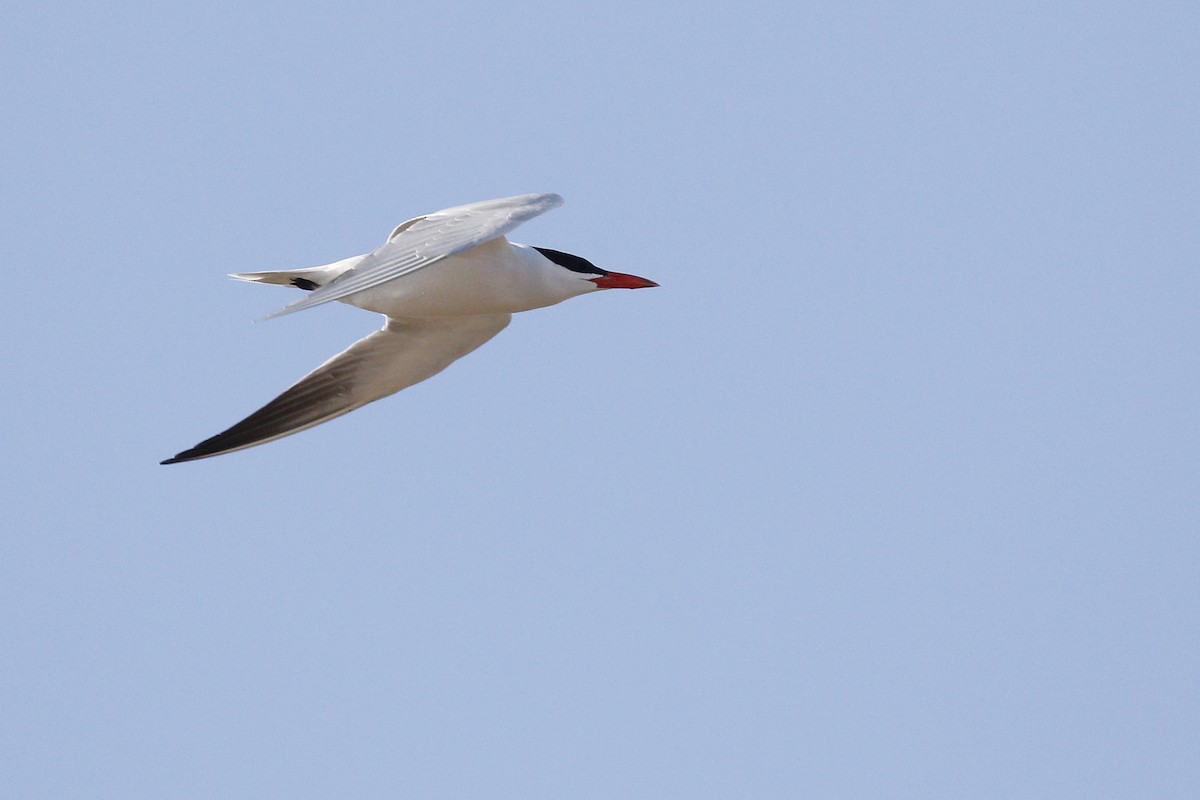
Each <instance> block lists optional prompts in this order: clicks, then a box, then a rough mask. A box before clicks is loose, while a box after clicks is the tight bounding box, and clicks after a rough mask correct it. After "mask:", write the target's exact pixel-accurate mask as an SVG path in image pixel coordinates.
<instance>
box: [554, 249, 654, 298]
mask: <svg viewBox="0 0 1200 800" xmlns="http://www.w3.org/2000/svg"><path fill="white" fill-rule="evenodd" d="M533 249H534V250H537V251H538V252H539V253H541V254H542V255H543V256H545V257H546V258H548V259H549V260H550V261H552V262H554V263H555V264H557V265H558V266H560V267H562V268H563V269H565V270H570V271H571V272H573V273H575V275H576V276H577V277H578V279H579V280H584V281H588V282H589V283H592V284H593V285H594V287H595V288H596V289H649V288H650V287H652V286H658V284H657V283H655V282H654V281H651V280H647V279H645V278H639V277H638V276H637V275H626V274H625V273H624V272H609V271H608V270H606V269H600V267H597V266H596V265H595V264H593V263H592V262H590V261H588V260H587V259H586V258H580V257H579V256H573V255H571V254H570V253H564V252H562V251H560V250H551V249H550V248H548V247H535V248H533ZM588 291H593V289H592V288H590V287H589V289H588Z"/></svg>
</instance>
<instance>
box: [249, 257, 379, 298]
mask: <svg viewBox="0 0 1200 800" xmlns="http://www.w3.org/2000/svg"><path fill="white" fill-rule="evenodd" d="M364 258H366V256H354V257H353V258H346V259H343V260H341V261H336V262H334V263H333V264H325V265H323V266H320V267H308V268H307V269H289V270H281V271H268V272H231V273H230V274H229V277H231V278H234V279H236V280H239V281H247V282H249V283H272V284H275V285H277V286H294V287H296V288H297V289H304V290H305V291H308V292H311V291H312V290H313V289H316V288H317V287H318V286H324V285H325V284H327V283H329V281H331V280H333V279H334V278H336V277H337V276H339V275H341V274H342V273H343V272H346V271H348V270H350V269H353V268H354V265H355V264H357V263H358V262H359V261H362V260H363V259H364Z"/></svg>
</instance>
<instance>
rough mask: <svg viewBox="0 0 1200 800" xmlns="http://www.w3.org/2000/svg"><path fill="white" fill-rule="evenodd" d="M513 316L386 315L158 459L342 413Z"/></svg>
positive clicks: (441, 365)
mask: <svg viewBox="0 0 1200 800" xmlns="http://www.w3.org/2000/svg"><path fill="white" fill-rule="evenodd" d="M511 319H512V315H511V314H483V315H478V316H469V317H427V318H423V319H389V320H388V321H387V324H386V325H384V326H383V328H382V329H381V330H378V331H375V332H374V333H372V334H371V335H370V336H368V337H366V338H365V339H360V340H359V341H357V342H355V343H354V344H353V345H351V346H350V348H349V349H348V350H346V351H345V352H343V353H339V354H338V355H336V356H334V357H333V358H331V359H329V360H328V361H326V362H325V363H324V364H322V365H321V366H319V367H317V368H316V369H315V370H313V371H312V372H310V373H309V374H308V375H306V376H304V377H303V378H301V379H300V381H299V382H298V383H296V384H295V385H294V386H292V387H291V388H290V389H288V390H287V391H285V392H284V393H283V394H281V395H279V397H276V398H275V399H274V400H272V401H271V402H269V403H267V404H266V405H265V406H263V407H262V408H260V409H259V410H258V411H255V412H254V413H253V414H251V415H250V416H248V417H246V418H245V419H244V420H242V421H241V422H239V423H237V424H236V425H234V426H233V427H232V428H229V429H228V430H226V431H222V432H221V433H218V434H217V435H216V436H213V437H212V438H209V439H205V440H204V441H203V442H201V443H200V444H198V445H196V446H195V447H193V448H192V449H190V450H184V451H183V452H182V453H180V454H178V455H177V456H175V457H174V458H168V459H167V460H166V461H164V462H162V463H164V464H175V463H178V462H180V461H192V460H194V459H197V458H208V457H209V456H217V455H221V454H222V453H229V452H232V451H234V450H241V449H242V448H245V447H253V446H254V445H257V444H264V443H265V442H269V441H271V440H273V439H278V438H280V437H283V436H288V435H290V434H293V433H299V432H300V431H302V430H304V429H305V428H311V427H312V426H314V425H319V424H321V423H322V422H325V421H326V420H330V419H333V418H334V417H338V416H341V415H342V414H345V413H346V412H348V411H353V410H354V409H356V408H358V407H359V406H363V405H366V404H367V403H370V402H371V401H372V400H378V399H379V398H381V397H387V396H388V395H389V394H393V393H394V392H398V391H400V390H401V389H404V388H407V387H409V386H412V385H413V384H414V383H418V382H420V381H423V380H425V379H426V378H428V377H431V376H433V375H436V374H437V373H439V372H441V371H442V370H443V369H445V368H446V367H447V366H449V365H450V364H451V363H452V362H454V361H456V360H458V359H459V358H462V357H463V356H465V355H466V354H467V353H469V352H471V351H472V350H474V349H475V348H477V347H479V346H480V345H482V344H483V343H484V342H486V341H487V340H488V339H491V338H492V337H493V336H495V335H496V334H497V333H499V332H500V331H502V330H504V327H505V326H506V325H508V322H509V320H511Z"/></svg>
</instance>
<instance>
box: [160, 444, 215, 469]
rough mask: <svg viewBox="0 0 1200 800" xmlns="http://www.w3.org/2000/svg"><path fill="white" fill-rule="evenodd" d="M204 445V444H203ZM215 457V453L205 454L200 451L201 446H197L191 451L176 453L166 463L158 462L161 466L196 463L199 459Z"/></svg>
mask: <svg viewBox="0 0 1200 800" xmlns="http://www.w3.org/2000/svg"><path fill="white" fill-rule="evenodd" d="M201 444H203V442H201ZM209 455H214V453H210V452H205V451H202V450H201V449H200V445H196V446H195V447H193V448H192V449H191V450H184V451H183V452H182V453H176V454H175V455H173V456H171V457H170V458H168V459H167V460H166V461H160V462H158V463H159V464H160V465H161V464H182V463H183V462H184V461H195V460H196V459H197V458H204V457H205V456H209Z"/></svg>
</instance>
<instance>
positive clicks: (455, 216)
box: [264, 193, 563, 319]
mask: <svg viewBox="0 0 1200 800" xmlns="http://www.w3.org/2000/svg"><path fill="white" fill-rule="evenodd" d="M562 204H563V199H562V198H561V197H559V196H558V195H556V194H549V193H547V194H522V195H518V196H516V197H502V198H500V199H499V200H485V201H483V202H481V203H471V204H470V205H465V206H455V207H454V208H447V209H445V210H443V211H438V212H436V213H433V214H426V215H425V216H423V217H416V218H414V219H410V220H409V221H408V222H405V223H402V224H401V225H399V226H397V228H396V229H395V230H394V231H392V235H391V236H390V237H388V241H387V242H386V243H385V244H384V245H383V246H382V247H380V248H379V249H378V250H376V251H375V252H374V253H371V254H370V255H368V256H367V257H366V258H364V259H363V260H362V261H361V262H359V263H358V264H357V265H356V266H355V267H354V269H351V270H349V271H347V272H345V273H343V274H342V275H339V276H338V277H337V278H336V279H335V280H332V281H330V282H329V283H327V284H325V285H324V286H322V287H321V288H319V289H316V290H315V291H313V292H312V294H310V295H308V296H307V297H302V298H300V299H299V300H297V301H295V302H293V303H289V304H288V305H286V306H284V307H283V308H281V309H279V310H278V311H275V312H273V313H271V314H268V315H267V316H266V317H264V319H270V318H271V317H279V316H282V315H284V314H291V313H292V312H294V311H300V310H301V309H305V308H311V307H312V306H319V305H321V304H322V303H328V302H330V301H331V300H340V299H341V298H343V297H346V296H347V295H351V294H354V293H355V292H361V291H362V290H363V289H370V288H371V287H373V286H378V285H379V284H381V283H386V282H387V281H390V280H395V279H396V278H399V277H400V276H401V275H407V274H408V273H410V272H413V271H415V270H418V269H421V268H422V267H427V266H429V265H430V264H434V263H436V262H438V261H441V260H442V259H443V258H446V257H447V256H452V255H454V254H455V253H461V252H462V251H464V250H469V249H471V248H472V247H475V246H476V245H479V244H483V243H484V242H486V241H487V240H489V239H494V238H496V237H497V236H503V235H504V234H506V233H508V232H509V231H511V230H512V229H513V228H515V227H517V226H518V225H520V224H521V223H522V222H524V221H526V220H528V219H533V218H534V217H536V216H537V215H538V214H543V213H545V212H547V211H549V210H550V209H552V208H558V207H559V206H561V205H562Z"/></svg>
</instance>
